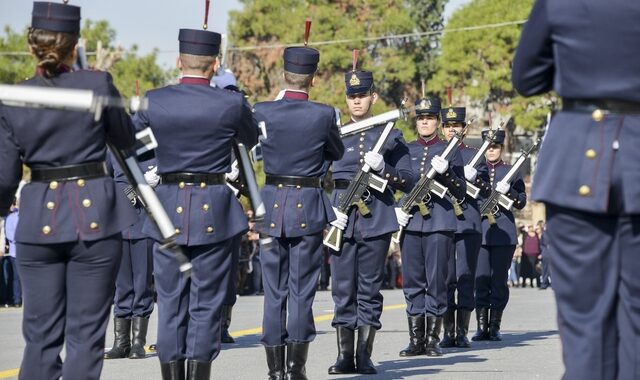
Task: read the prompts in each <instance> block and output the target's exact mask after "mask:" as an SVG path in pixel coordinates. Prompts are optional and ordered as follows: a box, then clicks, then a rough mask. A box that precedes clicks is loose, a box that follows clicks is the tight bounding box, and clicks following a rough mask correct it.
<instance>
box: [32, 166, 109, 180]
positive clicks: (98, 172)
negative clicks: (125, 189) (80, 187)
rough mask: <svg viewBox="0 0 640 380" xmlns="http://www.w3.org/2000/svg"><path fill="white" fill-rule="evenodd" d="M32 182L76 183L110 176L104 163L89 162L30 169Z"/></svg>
mask: <svg viewBox="0 0 640 380" xmlns="http://www.w3.org/2000/svg"><path fill="white" fill-rule="evenodd" d="M30 169H31V180H32V181H35V182H51V181H60V182H62V181H74V180H76V179H90V178H99V177H106V176H108V175H109V172H108V171H107V164H106V163H105V162H104V161H100V162H87V163H84V164H77V165H66V166H58V167H55V168H30Z"/></svg>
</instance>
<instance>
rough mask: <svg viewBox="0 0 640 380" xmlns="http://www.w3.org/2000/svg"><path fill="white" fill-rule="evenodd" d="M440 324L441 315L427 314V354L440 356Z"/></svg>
mask: <svg viewBox="0 0 640 380" xmlns="http://www.w3.org/2000/svg"><path fill="white" fill-rule="evenodd" d="M441 326H442V317H434V316H432V315H427V343H426V344H425V346H426V352H427V356H442V349H441V348H440V338H439V335H440V327H441Z"/></svg>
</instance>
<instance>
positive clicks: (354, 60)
mask: <svg viewBox="0 0 640 380" xmlns="http://www.w3.org/2000/svg"><path fill="white" fill-rule="evenodd" d="M358 52H359V50H358V49H353V58H352V66H351V71H354V72H355V71H356V67H357V66H358Z"/></svg>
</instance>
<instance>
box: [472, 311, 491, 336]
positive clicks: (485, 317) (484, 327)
mask: <svg viewBox="0 0 640 380" xmlns="http://www.w3.org/2000/svg"><path fill="white" fill-rule="evenodd" d="M476 320H477V321H478V330H477V331H476V333H475V334H474V335H473V337H472V338H471V340H473V341H474V342H475V341H480V340H489V309H487V308H486V307H480V308H477V309H476Z"/></svg>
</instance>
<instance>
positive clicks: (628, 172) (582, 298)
mask: <svg viewBox="0 0 640 380" xmlns="http://www.w3.org/2000/svg"><path fill="white" fill-rule="evenodd" d="M639 18H640V3H639V2H637V1H625V0H613V1H607V2H600V1H595V0H581V1H578V2H576V1H569V0H555V1H547V0H543V1H536V3H535V5H534V7H533V10H532V11H531V15H530V16H529V21H528V22H527V24H526V25H525V27H524V30H523V32H522V37H521V41H520V44H519V46H518V49H517V52H516V56H515V59H514V64H513V84H514V86H515V88H516V89H517V90H518V92H520V93H521V94H523V95H524V96H532V95H537V94H542V93H545V92H548V91H551V90H555V91H556V93H557V94H558V95H560V96H561V97H562V98H563V101H562V106H563V110H562V112H560V113H558V114H556V115H555V117H554V118H553V120H552V122H551V125H550V127H549V130H548V132H547V133H546V135H545V140H544V142H543V144H542V147H541V150H540V154H539V161H538V167H537V170H536V173H535V178H534V183H533V192H532V196H533V198H534V199H535V200H537V201H542V202H544V203H545V204H546V207H547V230H546V232H545V234H546V238H548V243H549V246H550V248H549V249H552V250H553V254H552V259H551V267H552V270H553V288H554V292H555V296H556V301H557V304H558V327H559V331H560V338H561V341H562V346H563V348H564V352H563V356H564V363H565V367H566V372H565V375H564V377H565V378H566V379H585V378H589V379H611V378H617V379H638V378H640V356H639V354H638V352H639V346H638V342H639V341H640V277H639V276H638V273H640V257H638V254H637V252H638V246H640V233H639V232H638V231H640V229H639V228H640V217H639V214H640V170H639V169H638V162H639V161H640V156H639V154H640V150H638V145H639V142H640V135H638V131H639V130H640V129H639V127H640V81H639V80H638V67H640V54H638V51H637V44H638V40H640V28H638V19H639Z"/></svg>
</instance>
